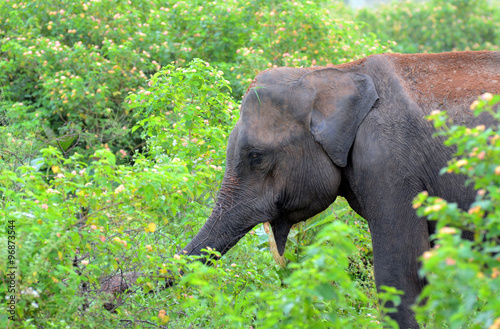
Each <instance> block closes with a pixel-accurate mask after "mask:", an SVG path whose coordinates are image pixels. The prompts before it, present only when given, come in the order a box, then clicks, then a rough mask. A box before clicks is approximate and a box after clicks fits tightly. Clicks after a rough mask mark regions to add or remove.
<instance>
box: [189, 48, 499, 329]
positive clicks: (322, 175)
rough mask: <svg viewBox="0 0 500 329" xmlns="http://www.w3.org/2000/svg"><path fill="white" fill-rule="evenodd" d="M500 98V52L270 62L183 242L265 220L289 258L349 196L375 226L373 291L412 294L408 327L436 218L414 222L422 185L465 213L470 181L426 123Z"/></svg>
mask: <svg viewBox="0 0 500 329" xmlns="http://www.w3.org/2000/svg"><path fill="white" fill-rule="evenodd" d="M484 92H490V93H494V94H500V52H487V51H478V52H450V53H442V54H416V55H410V54H407V55H402V54H381V55H373V56H370V57H367V58H364V59H361V60H357V61H354V62H351V63H347V64H342V65H338V66H334V67H327V68H287V67H283V68H272V69H269V70H266V71H264V72H261V73H260V74H258V75H257V77H256V78H255V80H254V81H253V82H252V83H251V85H250V87H249V89H248V90H247V92H246V94H245V96H244V98H243V101H242V104H241V115H240V119H239V121H238V123H237V124H236V126H235V127H234V129H233V131H232V133H231V135H230V137H229V141H228V147H227V158H226V171H225V174H224V179H223V181H222V185H221V189H220V192H219V195H218V199H217V202H216V204H215V206H214V209H213V212H212V214H211V216H210V218H209V219H208V220H207V222H206V224H205V225H204V226H203V228H202V229H201V230H200V232H199V233H198V234H197V235H196V236H195V237H194V238H193V240H192V241H191V242H190V243H189V244H188V245H187V246H186V247H185V248H184V250H183V251H184V252H185V253H187V254H189V255H198V254H200V253H201V251H200V249H202V248H206V247H211V248H213V249H216V250H217V251H219V252H220V253H221V254H224V253H225V252H227V251H228V250H229V249H230V248H231V247H233V246H234V245H235V244H236V243H237V242H238V240H239V239H240V238H241V237H243V236H244V235H245V234H246V233H247V232H248V231H250V230H251V229H252V228H253V227H254V226H255V225H257V224H259V223H262V222H267V221H269V222H270V224H271V227H272V230H273V232H274V235H275V239H276V243H277V246H278V251H279V253H280V254H283V252H284V249H285V244H286V240H287V235H288V233H289V230H290V228H291V227H292V225H293V224H295V223H298V222H300V221H304V220H306V219H308V218H310V217H312V216H314V215H316V214H318V213H319V212H321V211H323V210H325V209H326V208H327V207H328V206H329V205H330V204H331V203H332V202H334V201H335V199H336V197H337V196H339V195H340V196H343V197H344V198H345V199H347V201H348V202H349V204H350V206H351V207H352V209H354V210H355V211H356V212H357V213H358V214H359V215H360V216H362V217H363V218H364V219H365V220H367V221H368V224H369V227H370V232H371V237H372V243H373V252H374V268H375V281H376V285H377V287H380V286H382V285H387V286H393V287H396V288H397V289H400V290H402V291H404V295H403V297H402V302H401V304H400V305H399V306H398V308H397V312H396V313H393V314H391V317H392V318H394V319H395V320H396V321H397V323H398V324H399V326H400V327H401V328H418V327H419V325H418V323H417V322H416V320H415V317H414V314H413V311H412V310H411V305H412V304H413V303H414V302H415V300H416V297H417V296H418V294H419V293H420V291H421V290H422V288H423V286H424V285H425V279H424V278H421V277H419V275H418V268H419V260H418V258H419V256H421V255H422V254H423V253H424V251H426V250H428V249H429V248H430V240H429V235H430V234H432V233H433V231H434V225H433V222H429V221H427V220H426V219H425V218H421V217H418V216H417V215H416V212H415V209H413V208H412V200H413V198H414V197H415V196H416V195H417V194H418V193H419V192H421V191H428V193H429V194H430V195H434V196H440V197H442V198H443V199H446V200H448V201H451V202H457V203H458V205H459V207H460V208H462V209H468V207H469V206H470V204H471V203H472V202H473V200H474V198H475V194H476V192H475V191H474V189H473V187H472V186H470V185H469V186H466V184H465V177H463V176H459V175H452V174H444V175H440V174H439V172H440V169H441V168H443V167H444V166H445V165H446V164H447V161H448V160H449V159H451V157H452V155H453V153H454V149H453V148H449V147H445V146H443V144H442V141H443V140H442V139H440V138H435V137H433V134H434V132H435V130H434V128H433V126H432V124H431V123H430V122H428V121H427V120H426V119H425V116H426V115H429V114H430V113H431V112H432V111H433V110H440V109H443V110H447V111H448V113H449V115H450V118H451V120H453V122H454V123H456V124H461V125H467V126H469V127H475V126H477V125H480V124H484V125H486V126H489V125H492V124H494V120H493V118H492V117H491V116H487V115H483V116H480V117H475V116H473V114H472V111H471V110H470V109H469V106H470V104H471V103H472V102H473V101H474V100H475V99H476V97H477V96H479V95H481V94H482V93H484Z"/></svg>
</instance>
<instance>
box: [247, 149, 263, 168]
mask: <svg viewBox="0 0 500 329" xmlns="http://www.w3.org/2000/svg"><path fill="white" fill-rule="evenodd" d="M248 160H250V165H251V166H256V165H258V164H259V163H260V162H261V160H262V154H261V153H260V152H257V151H250V152H248Z"/></svg>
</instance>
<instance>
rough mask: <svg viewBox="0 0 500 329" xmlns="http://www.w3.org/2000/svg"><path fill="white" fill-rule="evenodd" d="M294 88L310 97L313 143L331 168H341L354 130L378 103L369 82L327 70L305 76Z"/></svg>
mask: <svg viewBox="0 0 500 329" xmlns="http://www.w3.org/2000/svg"><path fill="white" fill-rule="evenodd" d="M298 85H299V86H300V87H301V88H305V89H303V91H304V92H306V93H307V96H306V98H310V97H311V95H314V97H313V99H312V103H313V105H312V111H311V122H310V125H311V126H310V130H311V133H312V134H313V135H314V139H315V140H316V141H317V142H318V143H319V144H321V146H322V147H323V149H324V150H325V151H326V153H327V154H328V156H329V157H330V159H331V160H332V161H333V163H334V164H336V165H337V166H339V167H345V166H346V165H347V157H348V154H349V150H350V149H351V146H352V144H353V142H354V138H355V136H356V132H357V130H358V127H359V125H360V124H361V122H363V120H364V118H365V117H366V115H367V114H368V112H369V111H370V109H371V108H372V107H373V105H374V104H375V102H376V101H377V99H378V94H377V91H376V90H375V86H374V84H373V81H372V79H371V78H370V77H369V76H367V75H364V74H356V73H348V72H345V71H342V70H339V69H334V68H327V69H320V70H316V71H312V72H309V73H307V74H305V75H304V76H302V78H301V79H300V80H299V82H298ZM311 93H312V94H311Z"/></svg>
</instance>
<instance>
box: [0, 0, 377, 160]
mask: <svg viewBox="0 0 500 329" xmlns="http://www.w3.org/2000/svg"><path fill="white" fill-rule="evenodd" d="M332 7H333V8H331V9H335V8H336V7H338V8H341V7H342V5H341V4H335V5H332ZM0 34H2V36H3V38H2V39H1V41H0V51H1V53H2V56H1V59H0V86H2V97H1V99H0V102H1V103H0V104H1V107H2V110H0V114H2V112H3V116H5V115H6V114H5V111H6V110H5V109H6V108H10V109H12V111H9V115H10V117H9V118H5V119H4V120H7V119H9V124H10V125H12V126H14V127H16V128H17V129H19V130H24V129H28V128H33V127H36V128H37V129H38V132H37V136H38V138H42V139H44V140H45V141H46V142H49V143H50V144H51V145H53V146H54V147H57V148H59V149H60V150H61V151H62V153H63V154H64V155H71V154H72V152H75V151H76V152H78V153H80V154H84V155H89V154H92V153H93V152H94V151H95V150H96V149H98V148H103V147H104V148H109V149H110V150H111V151H112V152H113V153H115V154H116V155H118V156H119V158H122V155H124V156H123V158H124V160H130V156H131V155H132V154H133V153H134V152H135V150H136V149H140V148H141V147H143V145H144V140H143V139H141V138H140V134H139V131H137V132H136V133H134V134H130V128H132V127H133V126H134V125H135V123H136V121H135V118H134V117H133V113H132V112H130V108H129V107H128V106H127V104H126V103H124V99H125V98H126V96H127V95H128V93H130V92H132V93H135V92H137V91H138V90H140V89H144V88H145V87H146V86H147V85H146V84H147V79H149V78H150V77H151V76H152V75H153V74H154V73H155V72H156V71H158V70H159V69H160V67H162V66H166V65H170V64H171V62H172V61H174V65H175V66H179V65H185V64H186V63H187V62H189V61H191V60H192V59H193V58H203V59H205V60H208V61H209V62H211V63H214V64H217V65H218V66H219V67H220V69H221V70H222V71H224V72H225V73H226V77H227V79H228V80H229V81H231V86H232V88H233V95H234V96H235V97H237V98H238V97H240V96H242V95H243V93H244V92H245V91H246V88H247V87H248V84H249V82H250V81H251V80H252V79H253V77H254V76H255V73H256V72H258V71H262V70H264V69H265V68H267V67H269V66H273V65H285V64H288V65H298V66H301V65H306V66H309V65H326V64H328V63H334V64H337V63H342V62H346V61H349V60H351V59H354V58H359V57H363V56H365V55H369V54H372V53H379V52H383V51H385V50H386V47H385V46H384V45H381V44H380V43H379V41H378V40H377V39H376V37H375V36H374V35H372V34H366V35H365V34H364V33H363V32H362V31H361V30H360V29H359V27H358V25H357V24H356V23H354V22H349V21H343V20H340V19H337V20H335V21H331V19H330V15H329V12H328V11H327V10H325V9H323V8H322V7H321V6H320V5H318V4H313V3H310V2H309V1H305V0H299V1H295V2H293V3H290V2H287V1H277V2H273V3H269V2H267V1H260V0H253V1H246V2H240V1H236V0H229V1H225V2H220V3H219V2H215V1H214V2H206V1H198V0H197V1H186V2H185V1H179V2H177V1H167V2H165V1H158V0H155V1H146V0H136V1H133V2H132V1H129V2H124V1H119V2H116V3H115V2H110V1H91V2H87V3H68V2H67V1H62V0H57V1H44V0H35V1H29V2H22V1H19V2H18V1H3V2H1V3H0ZM14 109H15V111H13V110H14ZM24 160H25V162H29V159H24Z"/></svg>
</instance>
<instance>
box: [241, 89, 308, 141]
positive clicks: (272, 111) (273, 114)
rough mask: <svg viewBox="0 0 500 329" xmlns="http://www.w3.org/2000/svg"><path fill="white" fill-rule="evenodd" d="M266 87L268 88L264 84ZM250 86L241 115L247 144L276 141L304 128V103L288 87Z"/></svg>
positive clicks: (294, 134) (292, 135)
mask: <svg viewBox="0 0 500 329" xmlns="http://www.w3.org/2000/svg"><path fill="white" fill-rule="evenodd" d="M266 89H267V88H266ZM266 89H264V88H262V89H257V90H255V91H256V92H257V93H255V92H254V91H253V90H250V91H249V93H248V94H247V95H246V97H245V99H244V101H243V104H242V108H241V116H240V127H241V133H242V136H245V141H246V142H248V143H249V144H253V145H259V144H265V145H268V144H276V143H281V142H283V141H284V140H286V139H288V138H292V137H294V136H296V135H297V134H298V133H300V132H302V131H303V128H304V118H303V112H304V109H303V107H304V106H305V105H301V104H297V102H294V99H293V95H291V93H290V92H289V91H288V90H280V91H279V92H276V91H273V90H268V89H267V90H266Z"/></svg>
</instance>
